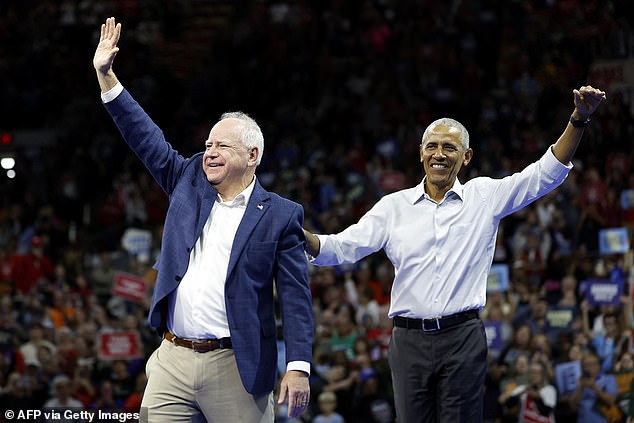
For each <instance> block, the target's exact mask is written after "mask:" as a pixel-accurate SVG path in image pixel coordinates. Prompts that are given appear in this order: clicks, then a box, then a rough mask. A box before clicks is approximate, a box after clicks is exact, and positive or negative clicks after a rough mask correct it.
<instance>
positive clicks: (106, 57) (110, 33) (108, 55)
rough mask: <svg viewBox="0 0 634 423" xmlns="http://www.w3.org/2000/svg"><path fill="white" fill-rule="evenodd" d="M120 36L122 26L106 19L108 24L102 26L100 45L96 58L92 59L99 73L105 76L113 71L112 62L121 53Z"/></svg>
mask: <svg viewBox="0 0 634 423" xmlns="http://www.w3.org/2000/svg"><path fill="white" fill-rule="evenodd" d="M120 35H121V24H120V23H116V22H115V20H114V18H108V19H106V23H104V24H102V25H101V36H100V37H99V44H98V45H97V49H96V50H95V57H94V58H93V59H92V63H93V66H94V67H95V70H97V72H98V73H101V74H104V75H105V74H106V73H108V71H109V70H110V69H112V62H114V58H115V56H116V55H117V52H118V51H119V47H117V43H118V42H119V36H120Z"/></svg>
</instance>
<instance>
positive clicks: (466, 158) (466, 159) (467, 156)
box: [462, 148, 473, 166]
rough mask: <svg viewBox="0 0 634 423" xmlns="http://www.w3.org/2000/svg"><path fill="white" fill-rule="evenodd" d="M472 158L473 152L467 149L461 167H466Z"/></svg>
mask: <svg viewBox="0 0 634 423" xmlns="http://www.w3.org/2000/svg"><path fill="white" fill-rule="evenodd" d="M472 158H473V150H472V149H470V148H467V151H465V152H464V160H463V161H462V165H463V166H466V165H468V164H469V162H470V161H471V159H472Z"/></svg>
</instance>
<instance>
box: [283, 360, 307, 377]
mask: <svg viewBox="0 0 634 423" xmlns="http://www.w3.org/2000/svg"><path fill="white" fill-rule="evenodd" d="M291 370H299V371H300V372H304V373H306V374H307V375H308V376H310V363H308V362H306V361H289V362H288V364H287V365H286V371H287V372H289V371H291Z"/></svg>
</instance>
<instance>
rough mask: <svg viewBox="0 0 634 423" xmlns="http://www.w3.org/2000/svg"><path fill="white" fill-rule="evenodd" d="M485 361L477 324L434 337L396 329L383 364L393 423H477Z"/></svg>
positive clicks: (482, 336)
mask: <svg viewBox="0 0 634 423" xmlns="http://www.w3.org/2000/svg"><path fill="white" fill-rule="evenodd" d="M486 357H487V342H486V335H485V332H484V325H483V323H482V321H481V320H480V319H471V320H468V321H466V322H463V323H460V324H458V325H456V326H452V327H450V328H447V329H443V330H440V331H437V332H423V331H422V330H420V329H405V328H401V327H395V328H394V330H393V332H392V339H391V341H390V347H389V352H388V359H389V362H390V367H391V369H392V382H393V385H394V400H395V403H396V415H397V419H398V422H399V423H479V422H482V402H483V401H482V399H483V389H484V378H485V376H486V370H487V361H486Z"/></svg>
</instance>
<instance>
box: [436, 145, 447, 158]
mask: <svg viewBox="0 0 634 423" xmlns="http://www.w3.org/2000/svg"><path fill="white" fill-rule="evenodd" d="M433 156H434V157H436V158H444V157H445V153H444V152H443V150H442V147H438V148H437V149H436V151H434V154H433Z"/></svg>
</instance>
